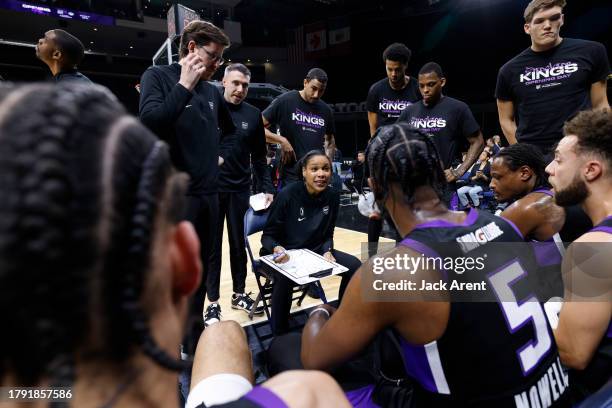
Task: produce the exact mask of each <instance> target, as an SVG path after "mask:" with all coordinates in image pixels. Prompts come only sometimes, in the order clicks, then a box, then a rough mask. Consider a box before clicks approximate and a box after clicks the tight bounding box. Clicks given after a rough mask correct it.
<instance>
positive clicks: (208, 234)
mask: <svg viewBox="0 0 612 408" xmlns="http://www.w3.org/2000/svg"><path fill="white" fill-rule="evenodd" d="M218 219H219V196H218V195H217V193H215V194H204V195H200V196H187V209H186V212H185V220H187V221H190V222H191V223H192V224H193V226H194V228H195V231H196V234H197V235H198V239H199V240H200V258H201V261H202V268H203V275H202V281H201V283H200V287H199V288H198V289H197V290H196V292H195V293H194V295H193V297H192V298H191V305H190V309H189V316H188V321H187V333H186V334H185V338H184V339H183V346H184V351H185V352H186V353H188V354H190V355H193V354H194V353H195V348H196V345H197V344H198V339H199V338H200V334H201V333H202V329H203V324H204V322H203V320H202V312H203V311H204V300H205V299H206V290H207V288H210V287H211V286H214V281H215V276H216V281H217V293H218V290H219V274H220V267H221V266H220V264H218V263H217V265H215V264H214V259H215V254H214V250H215V248H214V245H213V240H214V237H215V231H216V230H217V221H218ZM209 282H212V284H211V283H209ZM209 297H210V295H209ZM217 297H218V296H217Z"/></svg>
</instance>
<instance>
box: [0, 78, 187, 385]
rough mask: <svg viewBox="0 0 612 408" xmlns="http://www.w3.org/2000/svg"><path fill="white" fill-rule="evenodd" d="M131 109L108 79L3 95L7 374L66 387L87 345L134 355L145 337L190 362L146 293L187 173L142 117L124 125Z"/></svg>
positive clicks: (0, 177)
mask: <svg viewBox="0 0 612 408" xmlns="http://www.w3.org/2000/svg"><path fill="white" fill-rule="evenodd" d="M26 117H27V120H24V119H23V118H26ZM125 118H127V116H125V110H124V108H123V107H122V106H121V105H120V104H119V103H118V102H117V100H116V99H115V98H114V96H112V94H110V92H108V91H107V90H106V89H105V88H103V87H99V86H91V85H89V86H85V85H71V87H70V88H66V87H62V86H61V85H60V86H50V85H42V84H37V85H30V86H25V87H19V88H16V89H15V90H14V91H12V92H10V93H8V94H7V95H6V96H5V97H4V98H3V99H1V98H0V196H1V197H2V199H1V200H0V310H1V311H0V313H1V315H0V316H2V317H3V322H4V323H5V327H6V328H7V331H6V333H5V334H3V336H0V348H1V350H2V351H0V353H1V354H0V376H5V375H7V374H10V375H11V376H13V377H14V378H15V380H16V381H17V382H18V383H20V384H23V385H35V384H37V383H39V382H40V381H41V380H42V379H46V380H48V381H50V383H51V384H58V385H67V384H69V383H71V382H72V381H73V377H74V361H75V357H76V353H80V358H85V359H87V358H100V359H104V360H106V361H108V359H109V357H110V360H112V361H116V362H118V361H120V362H123V361H127V360H126V359H125V357H127V356H129V354H128V352H130V351H132V350H133V348H134V346H139V347H140V348H141V349H142V350H143V352H144V353H145V354H146V355H148V356H150V357H151V358H152V359H153V360H154V361H156V362H157V363H158V364H160V365H161V366H164V367H167V368H171V369H179V368H182V366H183V365H182V363H181V362H180V361H175V360H174V359H173V358H171V357H170V356H168V355H166V353H164V352H163V351H162V350H161V349H160V348H159V347H158V346H157V345H156V343H155V341H154V340H153V338H152V336H151V334H150V332H149V330H148V319H147V315H146V313H145V312H144V311H143V309H142V308H141V307H142V306H140V303H142V301H141V300H140V299H141V297H142V290H143V286H144V281H145V280H146V279H147V278H148V274H147V270H148V269H149V266H150V265H149V264H150V262H149V258H150V256H151V242H152V240H153V239H152V235H153V233H154V232H155V231H154V225H155V219H156V216H157V214H158V213H159V211H160V208H161V209H163V210H164V213H163V214H162V215H163V216H164V217H165V218H166V219H167V220H169V221H170V222H173V223H174V222H178V221H179V220H180V218H181V216H182V210H183V205H184V200H183V196H184V192H185V186H186V183H185V178H184V177H180V176H178V175H177V174H176V173H174V170H173V169H172V166H171V165H170V158H169V155H168V151H167V148H166V147H165V145H160V144H159V143H160V142H157V139H156V138H155V136H153V135H152V134H151V133H150V132H148V131H147V130H146V129H144V128H143V127H142V126H141V125H139V124H138V123H137V122H136V121H135V120H133V119H131V120H128V121H127V122H128V125H126V126H119V125H120V124H121V123H122V122H125ZM114 130H116V132H117V136H116V138H112V137H110V136H109V132H111V131H114ZM113 140H114V142H113V143H111V141H113ZM153 147H155V149H154V150H152V149H153ZM107 163H111V164H112V165H109V166H106V164H107ZM105 166H106V167H108V168H109V169H110V170H109V171H110V173H109V174H110V175H109V177H108V183H104V174H103V173H104V170H105ZM102 225H106V226H107V227H108V228H106V229H105V228H102ZM16 350H27V353H18V352H16ZM122 358H123V359H122Z"/></svg>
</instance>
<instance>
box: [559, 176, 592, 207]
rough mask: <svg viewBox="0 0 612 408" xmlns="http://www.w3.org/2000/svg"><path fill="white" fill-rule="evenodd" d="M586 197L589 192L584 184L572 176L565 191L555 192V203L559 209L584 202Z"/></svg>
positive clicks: (578, 178) (577, 177)
mask: <svg viewBox="0 0 612 408" xmlns="http://www.w3.org/2000/svg"><path fill="white" fill-rule="evenodd" d="M588 196H589V190H588V189H587V186H586V183H585V182H584V180H582V179H580V177H579V176H574V179H573V180H572V182H571V183H570V185H569V186H567V187H566V188H565V189H563V190H558V191H557V190H555V202H556V203H557V205H560V206H561V207H570V206H572V205H578V204H580V203H581V202H583V201H584V200H586V199H587V197H588Z"/></svg>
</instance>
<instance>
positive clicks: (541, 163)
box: [495, 143, 550, 188]
mask: <svg viewBox="0 0 612 408" xmlns="http://www.w3.org/2000/svg"><path fill="white" fill-rule="evenodd" d="M495 158H502V159H504V164H505V165H506V166H508V168H509V169H510V170H512V171H517V170H518V169H520V168H521V167H523V166H527V167H529V168H530V169H531V171H533V173H534V174H535V176H536V182H535V188H540V187H544V188H547V187H550V184H549V183H548V174H546V161H545V160H544V155H542V153H540V150H539V149H537V148H536V147H534V146H531V145H529V144H526V143H516V144H513V145H510V146H508V147H505V148H503V149H502V150H500V151H499V152H498V153H497V154H496V155H495Z"/></svg>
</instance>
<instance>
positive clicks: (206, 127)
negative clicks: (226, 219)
mask: <svg viewBox="0 0 612 408" xmlns="http://www.w3.org/2000/svg"><path fill="white" fill-rule="evenodd" d="M229 45H230V42H229V39H228V37H227V36H226V35H225V33H223V31H221V29H219V28H218V27H216V26H215V25H213V24H211V23H209V22H205V21H192V22H191V23H189V24H188V25H187V26H186V27H185V30H184V31H183V33H182V34H181V41H180V46H179V58H180V60H179V62H178V63H174V64H171V65H166V66H153V67H150V68H149V69H147V70H146V71H145V73H144V74H143V75H142V78H141V80H140V86H141V93H140V119H141V120H142V122H143V123H144V124H145V125H146V126H147V127H149V128H150V129H151V130H152V131H153V132H155V133H156V134H157V135H158V136H159V137H160V138H161V139H163V140H164V141H166V142H167V143H168V144H169V145H170V154H171V156H172V161H173V163H174V165H175V166H176V167H177V168H178V169H179V170H180V171H184V172H186V173H187V174H189V176H190V181H189V189H188V192H187V195H188V197H189V198H188V202H187V208H186V219H187V220H189V221H191V222H192V223H193V225H194V227H195V229H196V232H197V234H198V237H199V238H200V242H201V245H200V251H201V254H200V255H201V258H202V265H203V266H204V268H203V269H204V278H203V279H202V283H201V285H200V287H199V288H198V291H197V292H196V294H195V296H194V299H193V303H192V309H191V313H190V316H191V322H192V323H191V327H192V334H191V336H190V337H189V338H188V339H186V340H187V341H186V344H184V346H185V351H186V352H187V353H188V354H192V353H193V350H194V349H195V346H196V344H195V342H194V341H191V339H194V340H195V341H196V342H197V339H198V338H199V335H200V332H201V330H202V329H203V322H202V313H203V309H204V301H205V297H206V295H208V300H209V301H210V302H212V303H213V304H215V303H216V302H217V301H218V300H219V285H218V281H219V275H220V273H221V271H220V269H221V266H220V262H219V257H218V256H216V254H215V253H214V251H215V249H216V248H217V246H216V245H214V242H213V241H214V237H215V235H216V231H217V223H218V220H219V194H218V191H219V186H218V178H219V166H222V165H223V162H224V158H226V157H228V155H229V154H230V151H231V149H230V148H228V147H224V145H222V143H221V139H222V138H224V137H225V136H226V135H230V134H232V133H233V132H234V130H235V126H234V123H233V121H232V117H231V114H230V112H229V110H228V108H227V105H226V103H225V101H224V100H223V96H222V95H221V93H220V92H219V91H218V90H217V89H216V88H215V87H214V86H213V85H211V84H209V83H208V82H207V80H209V79H210V78H211V77H212V76H213V74H214V73H215V72H216V71H217V69H218V68H219V67H220V66H221V64H223V62H224V60H223V51H224V50H225V49H226V48H227V47H229ZM215 282H216V284H215ZM211 313H213V314H214V316H206V317H205V319H206V320H207V321H208V322H209V323H211V322H215V321H219V320H220V319H221V316H220V309H219V308H212V310H211Z"/></svg>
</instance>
